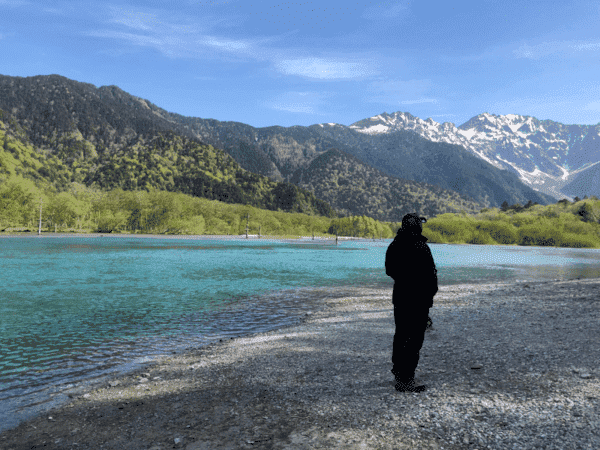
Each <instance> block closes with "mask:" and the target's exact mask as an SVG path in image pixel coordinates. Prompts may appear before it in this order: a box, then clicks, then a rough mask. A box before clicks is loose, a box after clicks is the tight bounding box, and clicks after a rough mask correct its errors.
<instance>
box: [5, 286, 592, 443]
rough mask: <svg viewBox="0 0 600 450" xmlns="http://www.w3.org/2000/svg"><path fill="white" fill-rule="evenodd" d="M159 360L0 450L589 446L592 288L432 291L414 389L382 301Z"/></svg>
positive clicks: (12, 433) (371, 296)
mask: <svg viewBox="0 0 600 450" xmlns="http://www.w3.org/2000/svg"><path fill="white" fill-rule="evenodd" d="M327 292H328V295H329V296H328V297H327V298H323V299H322V303H321V304H320V306H319V308H317V309H315V310H314V311H313V313H312V314H309V315H307V316H306V317H305V319H304V322H303V323H301V324H299V325H294V326H290V327H286V328H282V329H278V330H274V331H270V332H266V333H259V334H255V335H251V336H247V337H242V338H237V339H231V340H228V341H225V342H222V343H216V344H213V345H210V346H208V347H202V348H198V349H196V350H194V351H191V352H188V353H185V354H179V355H173V356H171V357H166V358H163V359H161V360H159V361H157V362H156V363H155V364H153V365H151V366H149V367H147V368H145V369H144V370H142V371H138V372H136V373H132V374H129V375H127V376H124V377H121V378H118V379H113V380H110V381H109V382H108V383H106V384H105V385H104V386H102V387H100V388H98V389H94V390H91V391H89V392H85V393H81V394H80V395H78V396H77V397H75V398H73V399H72V401H71V403H69V404H67V405H65V406H62V407H60V408H57V409H55V410H53V411H51V412H48V413H45V414H44V416H43V417H38V418H36V419H34V420H31V421H28V422H26V423H23V424H21V425H20V426H18V427H17V428H14V429H12V430H7V431H5V432H3V433H1V434H0V448H2V449H25V448H27V449H29V448H42V447H43V448H46V449H52V448H60V449H62V448H77V449H99V448H104V449H122V448H131V449H154V450H158V449H166V448H173V447H175V448H186V449H190V450H191V449H240V448H241V449H243V448H266V449H267V448H273V449H284V448H286V449H313V448H382V449H388V448H389V449H392V448H398V449H416V448H425V449H442V448H443V449H463V448H479V449H481V448H492V449H509V448H510V449H512V448H515V446H516V447H517V448H545V449H564V448H594V449H595V448H600V431H599V430H600V421H599V420H598V417H599V416H600V414H599V413H600V395H599V394H598V393H599V392H600V368H599V367H598V361H600V348H599V347H598V342H600V326H599V325H598V324H599V323H600V299H599V294H598V292H600V280H599V279H586V280H571V281H560V282H547V281H545V282H538V283H531V282H530V283H527V284H525V283H515V284H484V285H467V284H463V285H451V286H442V288H441V289H440V292H439V293H438V295H437V296H436V298H435V304H434V307H433V308H432V309H431V317H432V319H433V321H434V329H433V330H432V331H429V332H427V334H426V337H425V343H424V345H423V350H422V352H421V360H420V364H419V368H418V370H417V379H418V380H419V381H422V382H424V383H426V384H428V386H429V389H428V391H426V392H425V393H423V394H409V393H398V392H396V391H395V390H394V380H393V376H392V374H391V373H390V372H389V369H390V366H391V364H390V356H391V349H392V338H393V333H394V322H393V310H392V305H391V301H390V297H391V290H390V289H369V288H338V289H330V290H328V291H327Z"/></svg>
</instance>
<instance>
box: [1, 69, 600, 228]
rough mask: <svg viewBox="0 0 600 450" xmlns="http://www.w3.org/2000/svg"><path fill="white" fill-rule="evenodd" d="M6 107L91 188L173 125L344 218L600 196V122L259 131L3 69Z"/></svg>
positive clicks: (389, 123) (515, 119)
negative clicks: (11, 74)
mask: <svg viewBox="0 0 600 450" xmlns="http://www.w3.org/2000/svg"><path fill="white" fill-rule="evenodd" d="M0 109H1V110H3V111H4V113H5V115H7V116H9V117H10V118H11V120H8V121H7V120H5V121H4V122H5V124H6V123H12V122H14V123H15V124H16V125H18V127H19V129H20V130H21V131H19V133H20V136H21V138H23V139H26V140H27V141H28V142H30V143H31V145H33V146H34V147H35V148H36V149H37V150H38V152H39V153H43V154H47V155H51V156H52V157H54V158H58V159H59V160H60V161H62V162H63V163H64V165H65V166H72V165H73V164H75V165H78V166H80V172H81V170H83V172H85V171H86V170H87V171H89V172H90V173H89V174H88V175H86V176H87V178H85V179H86V180H87V182H89V183H92V184H93V183H94V182H96V183H97V178H98V177H96V181H94V177H93V176H92V175H91V172H93V171H96V172H101V173H104V174H105V175H106V173H107V171H108V172H110V170H112V169H110V167H108V166H107V160H108V159H110V158H112V164H113V166H114V165H115V164H116V165H117V166H119V161H120V160H119V161H117V162H115V160H114V158H115V157H116V156H115V155H117V156H118V155H121V156H119V157H121V158H125V159H127V158H129V159H131V158H132V157H135V156H132V155H137V154H139V153H140V151H141V150H140V147H143V146H144V145H145V144H146V143H149V142H153V139H154V140H156V136H163V138H161V139H163V140H164V136H166V135H169V133H171V134H172V135H177V136H181V137H182V138H185V139H186V140H189V141H194V142H199V143H202V144H204V145H209V146H211V147H213V148H214V149H222V150H223V151H225V152H226V153H228V154H229V155H230V156H231V157H232V158H233V159H234V160H235V162H236V164H239V166H241V168H243V169H245V170H246V171H248V172H249V173H255V174H259V175H262V176H266V177H269V178H270V179H271V180H275V181H277V182H283V184H284V185H288V184H292V185H296V186H297V187H298V188H300V189H301V190H303V191H311V192H313V193H314V194H315V195H316V196H317V198H319V199H321V200H325V201H326V202H329V204H330V205H331V206H332V207H333V208H335V209H336V210H338V211H340V212H342V213H343V214H354V215H362V214H365V215H369V216H371V217H375V218H378V219H380V220H389V221H397V220H399V219H400V217H401V215H402V214H404V213H406V212H410V211H413V210H419V211H420V212H421V213H423V214H428V215H435V214H439V213H442V212H454V211H459V210H466V211H475V210H478V209H480V208H483V207H487V206H499V205H500V204H501V203H502V202H504V201H507V202H508V203H509V204H515V203H521V204H525V203H527V202H528V201H532V202H538V203H542V204H546V203H551V202H554V201H555V200H556V199H557V198H563V197H568V196H571V195H577V196H580V197H582V196H584V195H598V194H600V192H598V191H600V189H599V186H598V171H599V170H600V164H598V162H599V161H600V150H599V146H598V143H599V138H598V132H599V129H600V127H599V126H586V125H562V124H559V123H556V122H551V121H538V120H537V119H535V118H532V117H526V116H516V115H507V116H494V115H490V114H487V113H486V114H482V115H479V116H476V117H474V118H473V119H471V120H469V121H468V122H466V123H465V124H463V125H461V126H459V127H455V126H454V124H451V123H444V124H439V123H436V122H435V121H433V120H432V119H428V120H426V121H424V120H421V119H419V118H417V117H414V116H412V115H410V114H408V113H400V112H397V113H394V114H387V113H383V114H380V115H378V116H375V117H371V118H367V119H364V120H361V121H359V122H356V123H353V124H351V125H350V126H345V125H340V124H335V123H322V124H315V125H311V126H308V127H303V126H294V127H279V126H272V127H265V128H254V127H252V126H250V125H247V124H243V123H239V122H221V121H217V120H214V119H202V118H197V117H185V116H181V115H179V114H175V113H171V112H168V111H166V110H164V109H162V108H160V107H158V106H156V105H154V104H152V103H151V102H149V101H147V100H144V99H141V98H139V97H135V96H133V95H130V94H128V93H126V92H124V91H122V90H121V89H120V88H118V87H116V86H103V87H100V88H97V87H95V86H94V85H91V84H87V83H80V82H77V81H74V80H69V79H67V78H65V77H62V76H59V75H48V76H36V77H26V78H22V77H8V76H0ZM11 121H12V122H11ZM11 133H12V134H15V135H16V134H18V133H17V132H16V131H14V130H13V131H11ZM161 142H162V141H161ZM186 142H187V141H186ZM161 145H163V146H164V145H166V144H164V143H163V144H161ZM186 145H187V144H186ZM184 147H185V146H184ZM143 151H146V152H152V146H146V148H145V149H144V150H143ZM109 156H110V158H109ZM173 158H174V159H176V158H175V157H173ZM217 159H218V158H217ZM163 164H169V163H168V162H164V163H163ZM173 164H174V165H173V167H171V168H170V169H169V170H175V171H176V172H177V170H178V169H176V164H175V162H174V163H173ZM186 164H188V165H189V164H190V161H189V160H187V162H186ZM111 167H112V166H111ZM136 167H137V169H136V170H141V169H140V168H141V167H142V166H136ZM174 168H175V169H174ZM109 169H110V170H109ZM182 170H183V169H182ZM228 170H230V171H231V170H232V169H231V168H230V169H228ZM236 170H237V169H236ZM188 172H189V170H188ZM73 176H74V175H73ZM81 177H82V175H80V178H81ZM176 178H177V177H174V179H176ZM230 178H231V179H232V180H233V178H235V177H230ZM104 179H105V180H108V181H110V180H111V179H112V178H111V177H110V176H108V177H105V178H104ZM82 180H83V178H82ZM80 181H81V180H80ZM105 182H106V181H105ZM229 182H230V183H234V184H235V181H229ZM187 183H188V184H189V183H190V181H189V180H188V181H187ZM102 187H111V186H109V185H104V186H102ZM159 187H160V186H159ZM167 188H170V189H174V190H182V189H180V188H181V186H175V185H170V187H167ZM182 191H183V190H182ZM267 203H268V202H267ZM275 203H276V202H271V204H275ZM419 205H420V207H419Z"/></svg>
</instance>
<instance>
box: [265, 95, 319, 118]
mask: <svg viewBox="0 0 600 450" xmlns="http://www.w3.org/2000/svg"><path fill="white" fill-rule="evenodd" d="M327 96H328V95H327V94H326V93H322V92H298V91H290V92H284V93H282V94H279V95H277V96H276V97H275V98H274V99H273V100H272V101H270V102H267V103H265V104H264V106H266V107H268V108H271V109H275V110H277V111H286V112H291V113H305V114H317V115H321V116H322V115H324V114H322V113H319V112H318V109H319V106H320V105H322V104H323V103H324V98H325V97H327Z"/></svg>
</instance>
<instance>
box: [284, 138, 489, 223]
mask: <svg viewBox="0 0 600 450" xmlns="http://www.w3.org/2000/svg"><path fill="white" fill-rule="evenodd" d="M291 182H292V183H294V184H296V185H298V186H301V187H303V188H305V189H308V190H311V191H313V192H314V193H315V195H316V196H317V197H318V198H321V199H323V200H325V201H327V202H328V203H330V204H332V205H336V208H337V209H338V211H340V212H342V213H345V214H351V213H352V212H353V211H356V210H362V211H364V214H365V215H367V216H369V217H373V218H374V219H377V220H381V221H388V222H392V221H398V220H399V219H400V218H402V217H403V216H404V214H406V213H408V212H416V213H418V214H421V215H424V216H426V217H432V216H435V215H438V214H441V213H453V212H459V211H466V212H472V213H475V212H478V211H479V210H480V209H482V208H483V206H482V205H481V204H479V203H476V202H474V201H472V200H471V199H469V198H466V197H463V196H461V195H459V194H457V193H456V192H454V191H450V190H445V189H442V188H439V187H437V186H433V185H427V184H425V183H418V182H414V181H409V180H400V179H398V178H394V177H390V176H388V175H386V174H384V173H383V172H381V171H380V170H378V169H374V168H373V167H371V166H368V165H366V164H364V163H362V162H361V161H359V160H358V159H357V158H355V157H354V156H351V155H349V154H347V153H345V152H342V151H340V150H338V149H331V150H328V151H327V152H325V153H323V154H321V155H319V156H317V157H316V158H314V159H313V160H312V161H311V163H310V164H309V165H308V167H306V168H301V169H298V170H297V171H296V172H295V173H294V175H293V177H292V178H291Z"/></svg>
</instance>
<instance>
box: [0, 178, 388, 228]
mask: <svg viewBox="0 0 600 450" xmlns="http://www.w3.org/2000/svg"><path fill="white" fill-rule="evenodd" d="M40 199H41V201H42V230H43V231H59V232H65V231H66V232H69V231H71V232H75V231H76V232H100V233H153V234H220V235H228V234H229V235H239V234H244V233H245V231H246V220H247V218H248V217H249V223H248V226H249V233H250V234H258V233H260V234H261V235H271V236H273V235H275V236H312V235H313V234H314V235H315V236H325V235H330V236H331V235H334V234H335V232H336V230H337V231H338V234H339V235H341V236H357V237H379V236H383V237H391V236H392V235H393V232H392V230H391V229H390V226H389V225H388V224H384V223H382V222H377V221H375V220H373V219H371V218H368V217H360V218H352V217H349V218H344V219H331V218H329V217H324V216H314V215H308V214H303V213H288V212H283V211H269V210H265V209H259V208H256V207H253V206H249V205H240V204H228V203H224V202H222V201H218V200H208V199H205V198H198V197H193V196H191V195H187V194H181V193H176V192H167V191H159V190H155V189H151V190H150V191H124V190H122V189H112V190H109V191H101V190H97V189H92V188H88V187H85V186H84V185H82V184H78V183H73V184H72V185H71V188H70V190H69V191H66V192H58V191H56V190H53V189H52V188H49V187H48V186H46V187H45V188H40V187H38V186H36V184H35V183H34V182H33V181H31V180H27V179H24V178H22V177H19V176H13V177H11V178H7V179H2V178H0V231H37V229H38V221H39V209H40ZM336 227H337V228H336Z"/></svg>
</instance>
